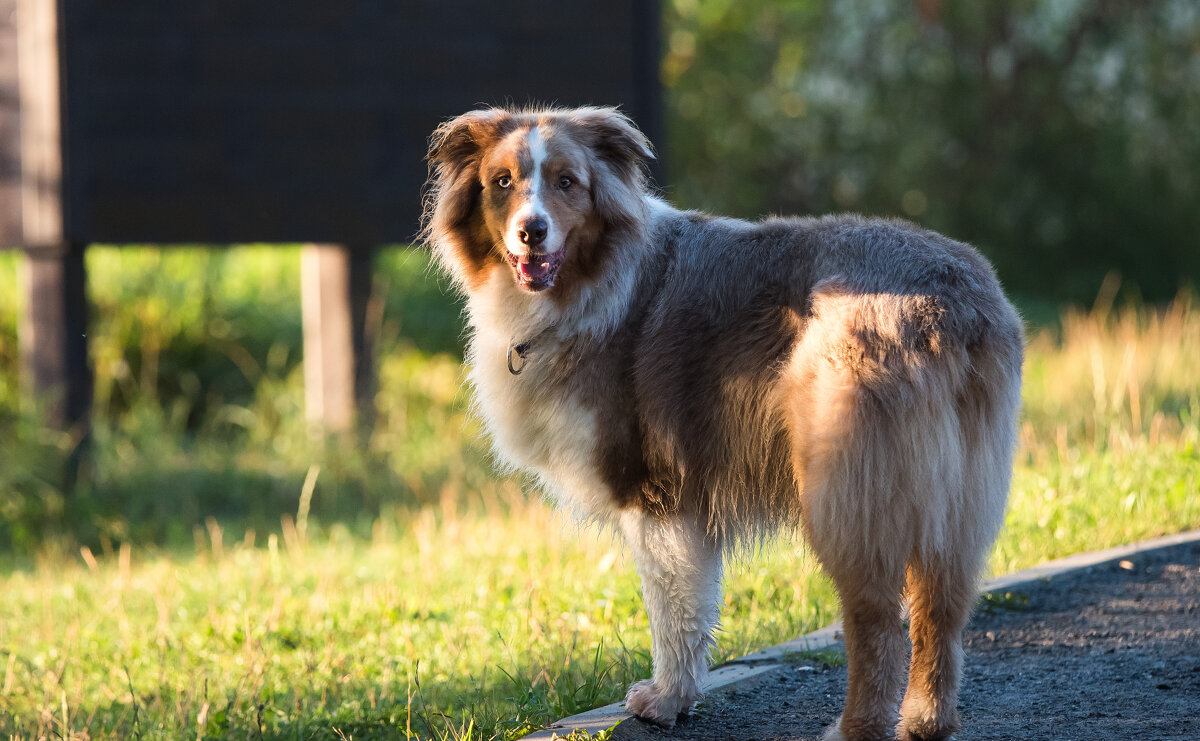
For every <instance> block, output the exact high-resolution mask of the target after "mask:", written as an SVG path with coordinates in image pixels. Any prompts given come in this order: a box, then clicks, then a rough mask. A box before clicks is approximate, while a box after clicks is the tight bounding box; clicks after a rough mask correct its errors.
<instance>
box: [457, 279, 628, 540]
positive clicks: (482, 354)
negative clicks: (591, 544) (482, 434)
mask: <svg viewBox="0 0 1200 741" xmlns="http://www.w3.org/2000/svg"><path fill="white" fill-rule="evenodd" d="M506 278H507V276H500V279H501V280H503V279H506ZM506 289H507V286H505V285H503V284H502V283H500V281H499V280H494V281H492V283H491V285H489V286H488V287H487V288H486V289H485V290H484V291H481V292H480V293H479V294H478V295H476V296H473V297H472V299H471V301H470V305H469V307H468V308H469V311H470V314H471V324H472V325H473V326H474V328H475V332H474V335H473V336H472V338H471V344H470V349H469V358H468V359H469V362H470V365H471V371H470V381H471V384H472V385H473V386H474V387H475V392H476V393H475V402H476V408H477V409H478V411H479V413H480V416H481V417H482V419H483V421H484V423H485V425H486V426H487V430H488V433H489V435H490V436H491V438H492V444H493V449H494V451H495V453H496V455H497V457H498V458H499V459H500V461H501V462H502V463H504V464H505V465H506V466H507V467H509V468H512V469H516V470H521V471H528V472H533V473H535V474H537V476H538V478H539V479H540V480H541V483H542V484H543V486H544V487H545V488H546V490H547V492H548V493H550V494H552V495H553V496H554V497H555V498H556V499H557V500H558V501H559V502H560V503H561V504H562V505H564V506H565V507H567V508H568V509H570V510H572V511H573V512H574V513H576V514H578V515H580V516H585V517H601V518H603V517H606V516H607V515H608V514H610V512H609V511H610V510H611V509H612V507H613V505H612V501H613V497H612V494H611V492H610V491H609V490H608V488H607V487H606V486H604V484H603V483H602V480H601V477H600V475H599V471H598V470H597V467H596V455H595V450H596V445H597V441H598V440H599V435H600V434H601V431H600V430H599V429H598V424H597V421H596V415H595V413H594V412H593V411H592V410H590V409H588V408H587V407H584V406H583V405H581V404H580V403H579V402H578V401H577V400H576V399H574V397H573V396H572V395H571V394H569V393H563V392H562V390H561V389H558V390H555V389H551V388H549V387H548V379H549V376H550V370H551V369H550V361H551V358H550V357H549V355H550V353H549V352H547V351H546V344H547V343H551V342H554V341H555V340H554V338H553V337H552V336H551V334H552V333H545V334H543V333H542V330H543V329H544V328H545V326H547V325H548V324H549V323H550V322H552V321H553V318H552V317H549V316H539V314H540V312H538V311H537V310H536V308H535V307H534V306H533V305H530V306H513V304H514V303H520V302H521V300H522V299H523V298H524V297H523V296H520V295H519V294H515V292H513V291H510V290H506ZM514 299H515V300H514ZM530 309H533V310H532V311H530ZM517 317H519V319H518V318H517ZM531 318H532V321H531ZM538 335H540V338H539V339H538V340H537V341H536V342H535V343H534V345H533V347H532V348H531V351H530V353H529V356H528V358H527V359H526V361H525V363H524V365H523V366H522V369H521V373H520V374H519V375H514V374H513V373H511V372H510V371H509V368H508V350H509V347H510V346H511V345H512V344H513V343H519V342H524V341H526V340H529V339H531V338H534V337H535V336H538ZM539 346H540V347H541V348H542V350H541V351H539Z"/></svg>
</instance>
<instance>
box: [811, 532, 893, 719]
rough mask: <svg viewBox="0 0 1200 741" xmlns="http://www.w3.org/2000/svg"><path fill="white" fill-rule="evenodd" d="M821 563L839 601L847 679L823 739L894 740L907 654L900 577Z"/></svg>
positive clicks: (858, 566)
mask: <svg viewBox="0 0 1200 741" xmlns="http://www.w3.org/2000/svg"><path fill="white" fill-rule="evenodd" d="M817 539H818V540H819V539H820V538H819V536H818V538H817ZM825 563H826V567H827V569H828V570H829V571H830V573H831V575H832V576H833V581H834V584H835V586H837V589H838V594H839V596H840V597H841V600H842V632H843V635H844V637H845V641H846V662H847V670H848V678H847V684H846V706H845V708H844V710H843V711H842V715H841V717H840V718H839V719H838V721H837V723H836V724H834V725H833V726H832V727H831V728H830V729H829V730H828V731H827V732H826V734H825V736H824V739H825V741H843V740H846V741H883V740H885V739H894V738H895V728H896V718H897V714H898V709H899V706H900V695H901V691H902V690H903V687H904V663H905V659H906V658H907V653H908V652H907V648H908V646H907V642H906V641H905V640H904V626H903V623H902V621H901V604H900V595H901V591H902V589H901V585H900V580H901V579H902V577H901V576H898V575H896V574H894V573H892V574H889V573H888V571H887V570H885V569H881V568H879V567H878V566H875V567H868V570H862V568H861V566H862V562H861V561H858V559H853V560H847V561H843V562H842V564H844V566H850V568H838V566H837V564H835V563H834V562H833V560H832V559H826V560H825ZM851 564H855V565H854V566H851ZM830 566H832V567H833V568H829V567H830Z"/></svg>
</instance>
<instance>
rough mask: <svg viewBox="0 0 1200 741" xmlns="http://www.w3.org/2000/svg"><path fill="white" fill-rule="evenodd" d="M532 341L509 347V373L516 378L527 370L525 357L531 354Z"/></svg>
mask: <svg viewBox="0 0 1200 741" xmlns="http://www.w3.org/2000/svg"><path fill="white" fill-rule="evenodd" d="M531 344H532V342H531V341H528V340H527V341H525V342H522V343H520V344H516V343H514V344H511V345H509V346H508V372H509V373H511V374H513V375H514V376H519V375H521V371H523V370H525V356H526V355H528V354H529V346H530V345H531Z"/></svg>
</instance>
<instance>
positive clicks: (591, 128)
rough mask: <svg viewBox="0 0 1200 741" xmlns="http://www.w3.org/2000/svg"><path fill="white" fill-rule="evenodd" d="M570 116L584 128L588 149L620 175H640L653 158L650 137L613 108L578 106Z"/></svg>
mask: <svg viewBox="0 0 1200 741" xmlns="http://www.w3.org/2000/svg"><path fill="white" fill-rule="evenodd" d="M572 118H573V119H574V121H575V123H576V125H578V126H580V127H581V128H582V129H583V130H584V131H585V132H587V135H588V138H589V143H590V144H591V146H592V150H593V151H594V152H596V154H598V155H599V156H600V157H601V158H602V159H604V160H605V161H606V162H608V163H609V164H610V165H612V166H613V167H614V168H615V169H616V170H617V171H618V173H620V174H621V175H622V176H626V177H630V176H634V177H636V176H640V175H642V174H643V173H644V169H645V166H646V163H647V162H649V161H650V160H652V159H654V147H652V146H651V145H650V140H649V139H647V138H646V135H645V134H643V133H642V132H641V131H640V130H639V129H638V127H637V126H636V125H635V124H634V123H633V121H631V120H630V119H629V117H628V116H626V115H625V114H624V113H621V112H620V111H619V110H617V109H616V108H580V109H577V110H576V111H574V112H573V115H572Z"/></svg>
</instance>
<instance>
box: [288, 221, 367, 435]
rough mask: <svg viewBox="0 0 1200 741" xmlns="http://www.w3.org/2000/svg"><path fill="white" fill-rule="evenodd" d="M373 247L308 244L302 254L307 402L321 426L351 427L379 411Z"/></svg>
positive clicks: (321, 428)
mask: <svg viewBox="0 0 1200 741" xmlns="http://www.w3.org/2000/svg"><path fill="white" fill-rule="evenodd" d="M373 256H374V251H373V250H366V249H363V250H352V249H350V248H348V247H346V246H345V245H340V244H309V245H305V246H304V248H303V250H302V252H301V257H300V279H301V291H302V294H303V295H302V298H301V300H302V302H303V319H304V387H305V394H304V398H305V407H306V414H307V417H308V420H309V423H310V425H312V427H313V429H314V430H315V431H322V432H344V431H347V430H349V429H350V428H351V426H352V425H353V423H354V418H355V407H356V406H357V407H358V410H359V415H358V418H359V422H360V423H361V424H363V425H367V424H370V422H371V421H372V418H373V416H374V403H375V363H374V357H373V356H374V341H373V333H372V332H368V331H367V314H368V309H369V305H370V295H371V282H372V275H371V264H372V258H373Z"/></svg>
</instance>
